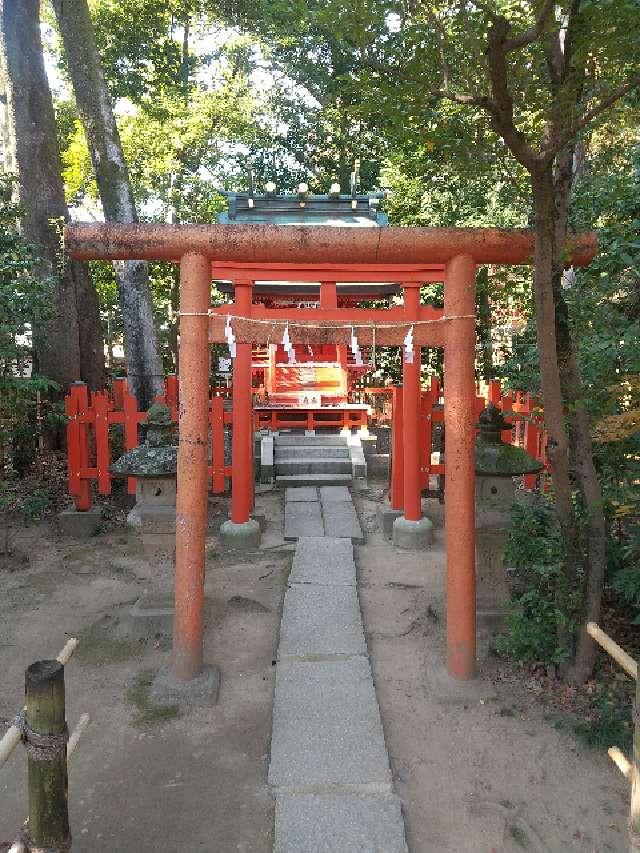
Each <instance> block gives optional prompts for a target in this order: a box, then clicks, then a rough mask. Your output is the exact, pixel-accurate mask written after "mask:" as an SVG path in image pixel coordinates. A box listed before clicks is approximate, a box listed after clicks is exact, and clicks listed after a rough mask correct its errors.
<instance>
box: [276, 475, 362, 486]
mask: <svg viewBox="0 0 640 853" xmlns="http://www.w3.org/2000/svg"><path fill="white" fill-rule="evenodd" d="M352 481H353V477H352V476H351V474H281V475H280V476H278V477H276V486H279V487H281V488H286V487H287V486H339V485H347V484H348V483H351V482H352Z"/></svg>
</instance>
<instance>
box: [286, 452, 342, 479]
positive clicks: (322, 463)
mask: <svg viewBox="0 0 640 853" xmlns="http://www.w3.org/2000/svg"><path fill="white" fill-rule="evenodd" d="M275 470H276V472H277V474H278V476H284V477H286V476H288V475H291V474H350V473H351V470H352V465H351V461H350V460H349V459H341V458H340V457H328V458H322V457H320V458H318V459H309V458H304V459H292V458H290V457H289V456H276V462H275Z"/></svg>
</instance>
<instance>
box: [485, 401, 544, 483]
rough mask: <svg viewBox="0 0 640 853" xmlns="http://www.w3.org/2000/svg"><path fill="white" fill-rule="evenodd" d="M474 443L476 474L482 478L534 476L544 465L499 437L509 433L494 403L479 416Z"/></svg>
mask: <svg viewBox="0 0 640 853" xmlns="http://www.w3.org/2000/svg"><path fill="white" fill-rule="evenodd" d="M478 428H479V429H480V435H479V436H478V438H477V440H476V474H478V475H480V476H484V477H516V476H518V475H520V474H537V473H539V472H540V471H542V470H543V468H544V465H542V464H541V463H540V462H538V460H537V459H534V458H533V456H531V455H530V454H529V453H527V451H526V450H523V449H522V448H521V447H515V446H514V445H513V444H505V443H504V442H503V441H502V438H501V433H502V431H503V430H505V429H510V424H508V423H507V422H506V421H505V419H504V416H503V414H502V412H501V411H500V409H498V408H497V406H495V405H494V404H493V403H489V405H488V406H487V407H486V408H485V409H483V410H482V412H481V413H480V418H479V423H478Z"/></svg>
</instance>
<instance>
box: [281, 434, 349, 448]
mask: <svg viewBox="0 0 640 853" xmlns="http://www.w3.org/2000/svg"><path fill="white" fill-rule="evenodd" d="M273 441H274V443H275V445H276V447H277V446H279V445H280V446H286V445H289V446H296V447H336V446H340V447H346V446H347V441H348V437H347V436H346V435H274V437H273Z"/></svg>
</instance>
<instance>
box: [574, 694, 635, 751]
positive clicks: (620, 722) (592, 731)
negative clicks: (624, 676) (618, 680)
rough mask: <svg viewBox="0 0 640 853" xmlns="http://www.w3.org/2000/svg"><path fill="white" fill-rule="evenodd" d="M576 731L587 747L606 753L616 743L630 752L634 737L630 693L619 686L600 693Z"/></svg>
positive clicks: (576, 725) (575, 726) (576, 726)
mask: <svg viewBox="0 0 640 853" xmlns="http://www.w3.org/2000/svg"><path fill="white" fill-rule="evenodd" d="M573 730H574V732H575V734H576V735H577V736H578V737H579V738H580V740H582V741H583V742H584V743H586V744H587V746H590V747H593V748H595V749H598V750H603V749H608V748H609V747H610V746H611V745H612V744H615V745H616V746H618V747H619V748H620V749H622V750H623V751H624V752H627V751H628V749H629V748H630V747H631V743H632V734H633V729H632V724H631V701H630V697H629V695H628V691H625V690H624V688H620V687H616V686H607V687H605V688H604V689H601V690H599V691H598V692H597V693H596V695H595V697H594V699H593V701H592V702H591V703H590V707H589V708H588V709H587V710H586V712H585V716H584V719H581V720H579V721H578V722H577V723H574V725H573Z"/></svg>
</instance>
